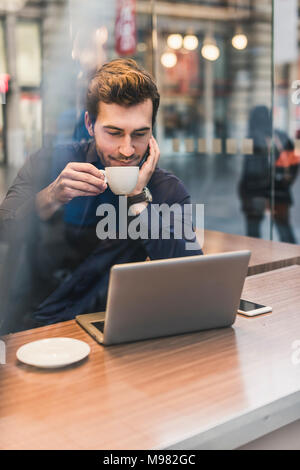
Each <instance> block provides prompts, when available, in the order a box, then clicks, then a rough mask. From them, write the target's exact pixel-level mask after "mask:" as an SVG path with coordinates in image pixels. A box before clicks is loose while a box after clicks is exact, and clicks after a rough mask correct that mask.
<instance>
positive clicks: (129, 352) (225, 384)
mask: <svg viewBox="0 0 300 470" xmlns="http://www.w3.org/2000/svg"><path fill="white" fill-rule="evenodd" d="M299 287H300V266H291V267H288V268H283V269H278V270H276V271H273V272H269V273H263V274H259V275H256V276H251V277H248V278H247V279H246V282H245V287H244V291H243V297H244V298H249V299H250V300H251V299H253V300H256V301H258V302H262V303H265V304H271V305H272V307H273V312H272V313H271V314H267V315H264V316H260V317H257V318H244V317H240V316H238V318H237V320H236V322H235V324H234V326H233V327H232V328H225V329H220V330H211V331H206V332H199V333H193V334H188V335H181V336H174V337H169V338H162V339H154V340H149V341H142V342H136V343H132V344H125V345H118V346H110V347H106V348H105V347H103V346H100V345H99V344H97V343H96V342H95V341H94V340H93V339H92V338H91V337H90V336H89V335H88V334H87V333H86V332H85V331H84V330H82V329H81V328H80V327H79V326H78V325H77V324H76V323H75V321H69V322H66V323H60V324H56V325H52V326H49V327H44V328H39V329H36V330H30V331H26V332H21V333H16V334H13V335H9V336H6V337H5V342H6V345H7V352H8V355H7V364H6V365H4V366H0V374H1V377H0V384H1V390H0V395H1V401H0V448H1V449H158V448H160V449H163V448H173V449H182V448H185V449H195V448H204V449H209V448H213V449H218V448H222V449H225V448H236V447H238V446H241V445H243V444H245V443H246V442H249V441H252V440H253V439H256V438H258V437H260V436H262V435H264V434H266V433H269V432H270V431H272V430H274V429H276V428H279V427H281V426H283V425H285V424H287V423H289V422H292V421H294V420H296V419H298V418H299V417H300V289H299ZM55 336H67V337H71V338H78V339H81V340H84V341H86V342H87V343H88V344H90V346H91V353H90V356H89V358H87V359H85V360H83V361H82V362H81V363H78V364H77V365H73V366H69V367H67V368H64V369H60V370H42V369H35V368H34V367H30V366H26V365H24V364H21V363H19V362H18V361H17V360H16V350H17V348H18V347H19V346H21V345H23V344H24V343H27V342H29V341H32V340H37V339H41V338H45V337H55ZM297 341H298V343H296V342H297ZM297 350H298V352H297Z"/></svg>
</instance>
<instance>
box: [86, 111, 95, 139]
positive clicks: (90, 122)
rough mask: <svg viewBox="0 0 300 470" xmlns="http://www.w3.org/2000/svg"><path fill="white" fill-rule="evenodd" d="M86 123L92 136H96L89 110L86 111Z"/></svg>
mask: <svg viewBox="0 0 300 470" xmlns="http://www.w3.org/2000/svg"><path fill="white" fill-rule="evenodd" d="M84 123H85V127H86V128H87V131H88V133H89V134H90V136H91V137H94V126H93V123H92V120H91V118H90V115H89V113H88V111H86V112H85V115H84Z"/></svg>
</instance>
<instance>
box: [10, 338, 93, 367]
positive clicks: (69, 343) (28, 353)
mask: <svg viewBox="0 0 300 470" xmlns="http://www.w3.org/2000/svg"><path fill="white" fill-rule="evenodd" d="M90 350H91V348H90V346H89V345H88V344H87V343H85V342H84V341H80V340H78V339H73V338H48V339H41V340H39V341H33V342H31V343H27V344H24V345H23V346H21V347H20V348H19V349H18V351H17V358H18V359H19V361H21V362H24V363H25V364H29V365H31V366H36V367H45V368H54V367H63V366H67V365H69V364H73V363H74V362H78V361H81V360H82V359H84V358H85V357H86V356H88V355H89V353H90Z"/></svg>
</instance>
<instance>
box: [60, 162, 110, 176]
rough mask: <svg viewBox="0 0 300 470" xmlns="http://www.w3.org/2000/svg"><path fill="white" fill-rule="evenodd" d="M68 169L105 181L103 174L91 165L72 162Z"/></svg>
mask: <svg viewBox="0 0 300 470" xmlns="http://www.w3.org/2000/svg"><path fill="white" fill-rule="evenodd" d="M67 168H68V169H72V170H75V171H79V172H83V173H89V174H90V175H93V176H95V177H96V178H101V179H104V175H103V173H102V172H101V171H100V170H99V169H98V168H96V167H95V166H94V165H92V164H91V163H81V162H71V163H68V165H67V166H66V169H67Z"/></svg>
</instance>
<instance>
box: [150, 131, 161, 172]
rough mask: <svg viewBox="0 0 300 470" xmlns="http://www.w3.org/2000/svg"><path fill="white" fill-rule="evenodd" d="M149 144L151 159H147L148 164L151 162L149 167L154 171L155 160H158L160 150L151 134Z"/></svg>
mask: <svg viewBox="0 0 300 470" xmlns="http://www.w3.org/2000/svg"><path fill="white" fill-rule="evenodd" d="M149 146H150V155H151V157H152V158H151V159H149V164H151V169H152V170H153V171H154V169H155V167H156V165H157V162H158V160H159V156H160V150H159V147H158V144H157V142H156V140H155V139H154V137H153V136H152V137H151V138H150V141H149Z"/></svg>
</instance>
